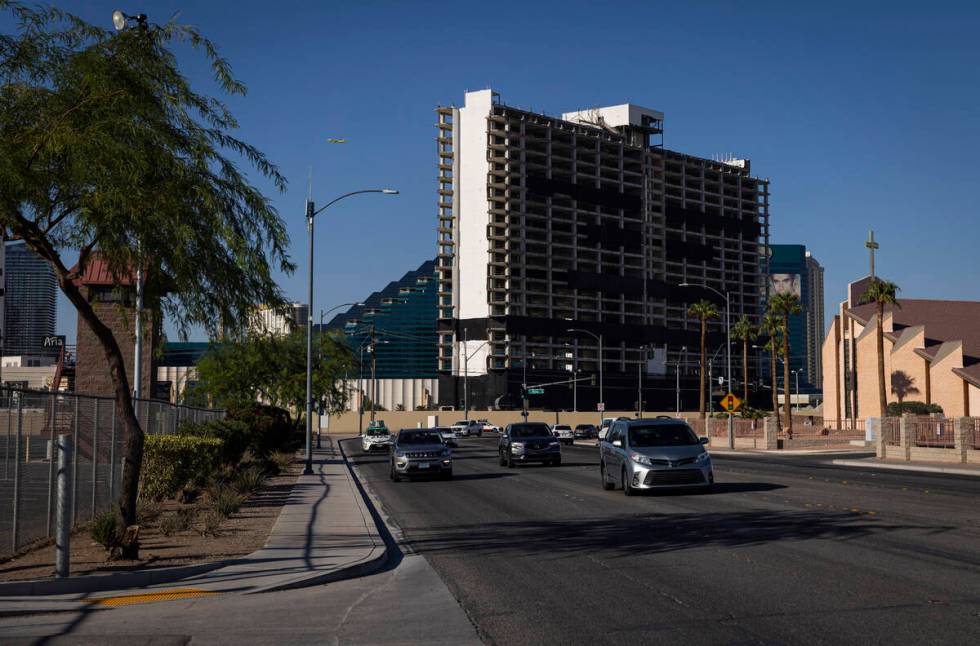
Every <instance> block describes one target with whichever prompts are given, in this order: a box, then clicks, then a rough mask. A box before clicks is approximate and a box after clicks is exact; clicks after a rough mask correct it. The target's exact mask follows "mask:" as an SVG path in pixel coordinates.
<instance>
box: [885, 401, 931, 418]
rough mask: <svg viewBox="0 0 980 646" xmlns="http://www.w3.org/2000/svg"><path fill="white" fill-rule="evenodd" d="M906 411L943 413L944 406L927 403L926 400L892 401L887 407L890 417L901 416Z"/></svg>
mask: <svg viewBox="0 0 980 646" xmlns="http://www.w3.org/2000/svg"><path fill="white" fill-rule="evenodd" d="M906 413H908V414H911V415H942V414H943V407H942V406H940V405H939V404H927V403H925V402H915V401H912V402H902V403H901V404H899V403H898V402H891V403H889V404H888V408H886V409H885V414H886V415H888V417H901V416H902V415H905V414H906Z"/></svg>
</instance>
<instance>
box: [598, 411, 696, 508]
mask: <svg viewBox="0 0 980 646" xmlns="http://www.w3.org/2000/svg"><path fill="white" fill-rule="evenodd" d="M707 441H708V438H700V439H699V438H698V436H697V435H695V434H694V431H692V430H691V427H690V426H688V425H687V424H685V423H684V422H682V421H680V420H676V419H634V420H617V421H615V422H613V423H612V425H611V426H610V427H609V433H608V434H607V435H606V437H605V439H603V440H602V441H600V442H599V472H600V478H601V479H602V488H603V489H606V490H609V489H615V488H616V485H619V486H621V487H622V488H623V493H624V494H626V495H627V496H632V495H633V494H634V493H636V492H637V491H638V490H646V489H663V488H674V487H699V488H702V489H707V488H710V487H711V485H712V484H713V483H714V481H715V476H714V472H713V471H712V468H711V456H710V455H708V452H707V451H706V450H705V449H704V444H706V443H707Z"/></svg>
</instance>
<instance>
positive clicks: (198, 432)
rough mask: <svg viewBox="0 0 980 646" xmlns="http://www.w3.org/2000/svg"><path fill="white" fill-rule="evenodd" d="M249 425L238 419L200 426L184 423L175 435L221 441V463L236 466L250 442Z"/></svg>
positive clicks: (211, 422)
mask: <svg viewBox="0 0 980 646" xmlns="http://www.w3.org/2000/svg"><path fill="white" fill-rule="evenodd" d="M252 434H253V433H252V427H251V425H250V424H249V423H248V422H246V421H244V420H240V419H216V420H211V421H209V422H204V423H201V424H195V423H192V422H185V423H183V424H181V425H180V427H179V428H178V429H177V435H183V436H187V437H214V438H218V439H220V440H222V441H223V442H224V444H223V445H222V449H221V462H222V463H223V464H238V463H239V462H241V459H242V456H243V455H245V451H246V450H247V449H248V448H249V444H250V443H251V441H252Z"/></svg>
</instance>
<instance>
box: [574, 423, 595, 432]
mask: <svg viewBox="0 0 980 646" xmlns="http://www.w3.org/2000/svg"><path fill="white" fill-rule="evenodd" d="M575 428H576V429H578V430H580V431H589V430H592V429H593V428H595V426H593V425H592V424H579V425H578V426H576V427H575Z"/></svg>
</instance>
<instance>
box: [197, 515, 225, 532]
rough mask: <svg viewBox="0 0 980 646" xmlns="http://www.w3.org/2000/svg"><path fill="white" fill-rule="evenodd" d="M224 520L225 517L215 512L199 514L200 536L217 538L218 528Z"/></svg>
mask: <svg viewBox="0 0 980 646" xmlns="http://www.w3.org/2000/svg"><path fill="white" fill-rule="evenodd" d="M224 519H225V517H224V516H222V515H221V514H219V513H218V512H216V511H215V510H213V509H208V510H206V511H205V512H204V513H203V514H201V536H217V535H218V534H219V531H218V528H219V527H220V526H221V521H223V520H224Z"/></svg>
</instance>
